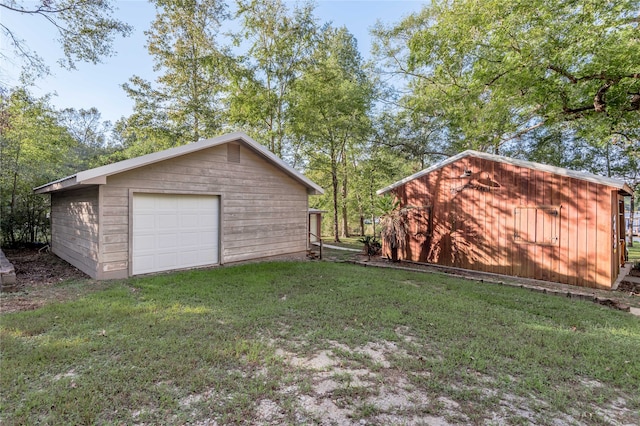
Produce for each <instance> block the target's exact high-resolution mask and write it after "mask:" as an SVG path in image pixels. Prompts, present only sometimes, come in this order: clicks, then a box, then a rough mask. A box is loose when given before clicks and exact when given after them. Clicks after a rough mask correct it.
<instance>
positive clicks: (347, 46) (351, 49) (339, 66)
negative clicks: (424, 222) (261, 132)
mask: <svg viewBox="0 0 640 426" xmlns="http://www.w3.org/2000/svg"><path fill="white" fill-rule="evenodd" d="M295 94H296V98H295V100H294V103H293V104H292V108H291V110H292V112H291V114H292V123H293V130H294V132H295V134H296V136H297V137H298V138H299V140H300V142H301V147H302V157H303V158H304V159H305V160H306V163H307V168H308V169H309V170H311V171H313V173H314V174H317V175H319V176H320V177H321V178H322V179H321V180H319V183H320V184H321V185H323V186H324V187H325V188H328V191H327V193H326V195H325V197H331V207H332V216H333V232H332V233H333V235H334V240H335V241H339V235H340V230H339V228H340V226H339V217H340V216H339V215H341V216H342V218H343V226H342V229H343V232H344V234H343V235H345V236H348V232H347V231H346V230H345V227H346V226H345V225H346V222H347V220H345V218H347V217H348V214H347V211H346V209H347V207H346V204H345V203H346V201H347V199H348V191H349V182H348V179H349V176H352V174H351V173H349V172H350V171H352V170H353V168H352V164H355V161H353V160H355V158H356V155H358V154H359V153H360V152H362V149H363V147H364V146H365V142H366V141H367V139H368V137H369V133H370V128H371V123H370V119H369V116H368V113H369V111H370V108H371V105H372V101H373V86H372V83H371V81H370V80H369V79H368V77H367V75H366V74H365V73H364V70H363V65H362V58H361V57H360V54H359V53H358V49H357V45H356V40H355V39H354V38H353V36H352V35H351V34H350V33H349V32H348V31H347V30H346V29H345V28H340V29H336V28H333V27H330V26H326V27H325V28H324V29H323V31H322V34H321V38H320V41H319V42H318V44H317V45H316V49H315V50H314V52H313V56H312V61H311V65H310V66H309V67H308V68H307V69H305V72H304V74H303V75H302V76H301V78H299V79H298V80H297V81H296V85H295ZM350 169H351V170H350Z"/></svg>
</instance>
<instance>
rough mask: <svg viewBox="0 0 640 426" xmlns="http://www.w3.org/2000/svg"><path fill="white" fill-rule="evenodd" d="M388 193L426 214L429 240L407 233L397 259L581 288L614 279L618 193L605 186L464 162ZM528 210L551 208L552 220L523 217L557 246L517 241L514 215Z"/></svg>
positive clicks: (542, 215) (483, 161)
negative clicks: (614, 213) (429, 219)
mask: <svg viewBox="0 0 640 426" xmlns="http://www.w3.org/2000/svg"><path fill="white" fill-rule="evenodd" d="M465 170H470V171H471V172H472V175H471V176H470V177H463V174H464V172H465ZM394 192H395V194H396V196H397V197H398V198H399V199H400V200H401V202H402V205H404V206H415V207H422V206H425V207H431V208H432V226H431V228H432V233H431V235H429V236H426V237H425V236H424V235H416V234H415V233H413V232H412V233H411V235H410V237H409V238H408V244H407V247H406V249H405V252H404V253H400V256H401V257H402V258H404V259H408V260H412V261H417V262H430V263H436V264H440V265H444V266H454V267H460V268H465V269H472V270H478V271H483V272H493V273H499V274H506V275H514V276H520V277H527V278H535V279H540V280H548V281H556V282H561V283H566V284H572V285H578V286H583V287H601V288H610V287H611V285H612V282H613V281H614V280H615V278H616V276H617V267H618V265H617V264H616V265H615V266H613V265H612V267H611V268H610V267H609V265H611V264H612V263H615V259H612V256H613V252H612V241H611V221H612V219H611V216H612V208H613V204H612V199H616V200H617V193H616V191H615V189H613V188H611V187H608V186H606V185H602V184H597V183H591V182H586V181H583V180H579V179H575V178H570V177H565V176H560V175H556V174H553V173H549V172H544V171H540V170H533V169H529V168H526V167H520V166H515V165H511V164H506V163H498V162H495V161H491V160H487V159H483V158H475V157H465V158H462V159H460V160H458V161H455V162H453V163H450V164H448V165H445V166H443V167H442V168H440V169H436V170H434V171H433V172H431V173H428V174H426V175H423V176H421V177H418V178H416V179H414V180H411V181H409V182H407V183H405V184H404V185H401V186H399V187H398V188H396V189H395V190H394ZM535 207H554V208H557V209H558V212H559V214H558V216H557V217H555V219H554V217H552V216H553V215H551V216H545V214H550V213H545V211H543V210H541V209H540V210H538V211H537V213H536V215H537V216H535V217H534V216H533V213H527V214H531V216H528V217H529V220H530V221H532V222H531V226H535V227H536V228H535V229H537V232H538V235H539V236H540V235H543V234H544V235H552V234H556V235H557V242H555V243H550V244H543V243H540V242H536V243H529V242H524V241H516V238H515V233H516V226H517V225H516V221H515V216H516V209H518V208H535ZM519 211H520V212H521V213H522V212H524V211H525V210H519ZM534 211H535V210H526V212H534ZM549 211H551V210H549ZM554 220H555V221H559V223H558V222H554ZM556 223H557V225H554V224H556ZM545 227H546V229H545ZM552 228H553V229H552ZM545 233H546V234H545Z"/></svg>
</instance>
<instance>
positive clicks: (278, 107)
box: [229, 0, 318, 157]
mask: <svg viewBox="0 0 640 426" xmlns="http://www.w3.org/2000/svg"><path fill="white" fill-rule="evenodd" d="M313 8H314V6H313V5H312V4H311V3H305V4H302V5H295V6H294V8H293V10H291V11H290V10H289V9H288V8H287V6H286V4H285V2H283V1H281V0H240V1H238V11H237V16H238V18H239V21H240V24H241V30H240V31H239V33H238V34H234V36H235V40H234V42H235V44H236V46H240V45H242V44H243V43H248V44H249V45H248V47H247V50H246V53H245V54H244V55H243V56H242V57H241V58H239V60H241V61H239V63H238V64H237V69H236V70H234V74H233V75H232V76H231V79H232V84H231V87H230V97H229V104H230V106H229V109H230V111H229V114H230V117H229V119H230V121H231V122H232V123H237V124H239V125H241V126H242V127H244V128H247V129H250V130H251V131H252V132H253V133H255V134H256V135H257V136H256V137H257V138H258V139H260V140H261V141H263V142H264V143H265V145H266V146H267V147H268V148H269V150H270V151H271V152H273V153H274V154H276V155H278V156H279V157H284V155H285V154H288V155H293V154H294V150H295V148H294V146H293V145H294V144H293V141H292V137H293V135H292V131H291V123H290V121H291V118H290V111H289V107H290V104H291V101H292V98H293V97H294V94H293V90H294V83H295V81H296V79H297V78H299V77H300V76H301V74H302V73H303V71H304V69H305V68H306V66H307V65H308V62H309V59H310V56H311V52H312V50H313V47H314V44H315V43H316V41H317V40H316V37H317V32H318V28H317V25H316V22H315V19H314V17H313Z"/></svg>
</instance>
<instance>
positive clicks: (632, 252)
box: [627, 242, 640, 262]
mask: <svg viewBox="0 0 640 426" xmlns="http://www.w3.org/2000/svg"><path fill="white" fill-rule="evenodd" d="M627 250H628V251H629V261H630V262H640V242H634V243H633V247H629V246H627Z"/></svg>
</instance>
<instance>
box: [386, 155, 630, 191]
mask: <svg viewBox="0 0 640 426" xmlns="http://www.w3.org/2000/svg"><path fill="white" fill-rule="evenodd" d="M465 157H475V158H482V159H485V160H491V161H496V162H499V163H505V164H511V165H514V166H518V167H524V168H528V169H532V170H539V171H543V172H548V173H553V174H556V175H561V176H567V177H571V178H574V179H580V180H584V181H587V182H592V183H597V184H600V185H605V186H609V187H612V188H616V189H618V190H620V191H624V192H627V193H628V194H629V195H631V194H632V193H633V191H631V188H630V187H629V185H627V184H626V183H625V182H624V181H621V180H619V179H615V178H610V177H605V176H598V175H595V174H593V173H588V172H580V171H576V170H569V169H565V168H562V167H556V166H549V165H547V164H541V163H534V162H532V161H526V160H518V159H515V158H509V157H503V156H501V155H495V154H489V153H486V152H478V151H473V150H467V151H463V152H461V153H459V154H456V155H454V156H453V157H449V158H447V159H445V160H443V161H441V162H439V163H436V164H434V165H433V166H431V167H428V168H426V169H424V170H421V171H419V172H417V173H414V174H412V175H411V176H407V177H406V178H404V179H402V180H399V181H398V182H395V183H393V184H391V185H389V186H387V187H384V188H382V189H380V190H378V191H377V192H376V193H377V194H378V195H383V194H386V193H388V192H391V191H393V190H394V189H396V188H398V187H400V186H402V185H404V184H405V183H407V182H410V181H412V180H414V179H417V178H419V177H422V176H424V175H426V174H429V173H431V172H433V171H435V170H438V169H440V168H442V167H444V166H446V165H447V164H451V163H453V162H455V161H458V160H460V159H462V158H465Z"/></svg>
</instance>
